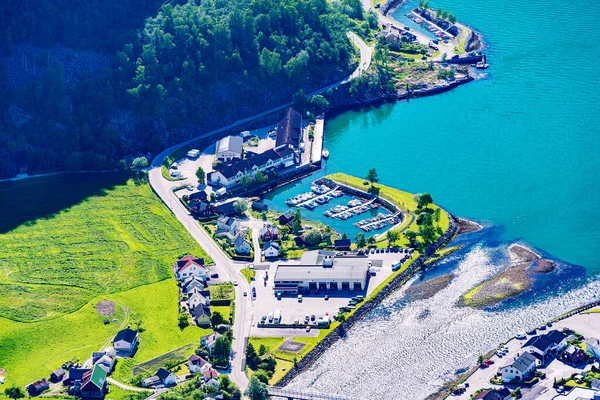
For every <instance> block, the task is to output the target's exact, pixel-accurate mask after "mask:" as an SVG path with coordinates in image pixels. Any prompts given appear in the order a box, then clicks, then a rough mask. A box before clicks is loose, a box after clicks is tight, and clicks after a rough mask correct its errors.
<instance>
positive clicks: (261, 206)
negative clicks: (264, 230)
mask: <svg viewBox="0 0 600 400" xmlns="http://www.w3.org/2000/svg"><path fill="white" fill-rule="evenodd" d="M252 209H253V210H255V211H267V210H268V209H269V206H268V205H266V204H265V203H262V202H260V201H255V202H253V203H252Z"/></svg>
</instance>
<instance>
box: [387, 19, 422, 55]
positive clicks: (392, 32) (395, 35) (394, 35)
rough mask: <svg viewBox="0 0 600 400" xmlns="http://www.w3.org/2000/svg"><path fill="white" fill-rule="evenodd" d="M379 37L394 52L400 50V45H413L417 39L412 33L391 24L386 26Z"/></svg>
mask: <svg viewBox="0 0 600 400" xmlns="http://www.w3.org/2000/svg"><path fill="white" fill-rule="evenodd" d="M381 35H382V37H383V40H384V41H385V42H386V43H387V44H389V45H390V47H391V48H393V49H396V50H397V49H399V48H400V45H401V44H402V43H413V42H415V41H416V40H417V37H416V36H415V35H414V34H413V33H411V32H409V31H408V30H405V29H401V28H399V27H397V26H395V25H393V24H388V25H386V26H385V30H384V31H383V32H382V33H381Z"/></svg>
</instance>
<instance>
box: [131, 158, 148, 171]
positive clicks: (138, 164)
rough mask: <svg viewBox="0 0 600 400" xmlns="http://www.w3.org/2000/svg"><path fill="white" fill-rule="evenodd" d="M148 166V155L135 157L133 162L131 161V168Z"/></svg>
mask: <svg viewBox="0 0 600 400" xmlns="http://www.w3.org/2000/svg"><path fill="white" fill-rule="evenodd" d="M147 166H148V160H147V159H146V157H138V158H136V159H134V160H133V162H132V163H131V168H133V169H141V168H146V167H147Z"/></svg>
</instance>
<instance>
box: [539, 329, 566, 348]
mask: <svg viewBox="0 0 600 400" xmlns="http://www.w3.org/2000/svg"><path fill="white" fill-rule="evenodd" d="M544 337H545V338H546V339H547V340H548V341H549V342H550V343H553V344H555V345H557V344H559V343H560V342H562V341H563V340H565V339H566V338H567V335H565V334H564V333H562V332H560V331H557V330H556V329H553V330H551V331H550V332H548V333H546V334H545V335H544Z"/></svg>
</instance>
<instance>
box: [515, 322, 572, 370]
mask: <svg viewBox="0 0 600 400" xmlns="http://www.w3.org/2000/svg"><path fill="white" fill-rule="evenodd" d="M566 340H567V336H566V335H565V334H564V333H562V332H559V331H557V330H555V329H554V330H552V331H550V332H548V333H546V334H545V335H540V336H533V337H532V338H530V339H529V340H528V341H527V342H526V343H525V344H524V345H523V347H522V350H523V351H525V352H527V353H531V354H533V355H534V356H535V357H536V358H537V359H538V360H539V361H538V366H542V365H544V364H545V363H546V361H547V360H548V358H549V356H550V355H551V353H552V352H554V351H560V350H562V349H563V348H564V347H565V345H566V343H567V342H566Z"/></svg>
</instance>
